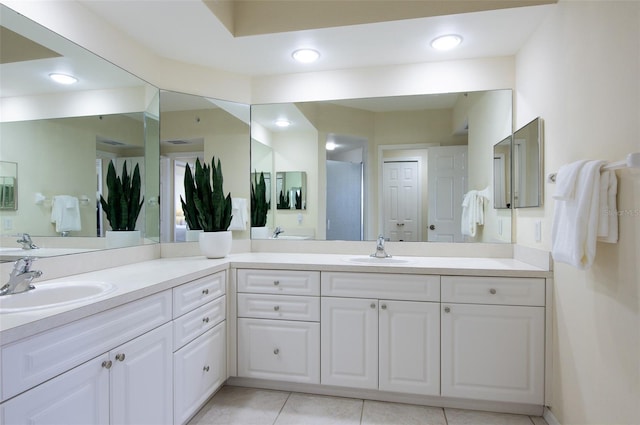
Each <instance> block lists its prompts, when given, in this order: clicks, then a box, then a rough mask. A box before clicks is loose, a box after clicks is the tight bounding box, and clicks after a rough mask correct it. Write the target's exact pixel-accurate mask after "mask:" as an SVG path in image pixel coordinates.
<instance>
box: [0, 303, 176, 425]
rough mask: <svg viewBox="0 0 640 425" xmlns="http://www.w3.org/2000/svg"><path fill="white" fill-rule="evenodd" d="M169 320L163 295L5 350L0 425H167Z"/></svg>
mask: <svg viewBox="0 0 640 425" xmlns="http://www.w3.org/2000/svg"><path fill="white" fill-rule="evenodd" d="M170 320H171V291H164V292H161V293H159V294H156V295H152V296H149V297H147V298H144V299H141V300H139V301H134V302H131V303H129V304H125V305H122V306H120V307H117V308H114V309H111V310H107V311H105V312H102V313H98V314H96V315H94V316H90V317H87V318H84V319H81V320H78V321H76V322H72V323H69V324H67V325H64V326H61V327H58V328H55V329H53V330H51V331H48V332H44V333H42V334H38V335H34V336H32V337H29V338H26V339H23V340H20V341H16V342H15V343H12V344H8V345H5V346H3V347H2V386H3V397H6V398H10V397H13V398H10V399H9V400H7V401H5V402H4V403H2V405H0V418H2V421H0V422H2V423H7V424H9V423H11V424H13V423H15V424H21V423H23V424H38V423H97V424H103V423H104V424H106V423H119V424H140V423H171V421H172V418H173V403H172V380H173V379H172V377H173V369H172V368H171V348H172V343H173V335H172V326H171V323H169V321H170ZM14 396H15V397H14Z"/></svg>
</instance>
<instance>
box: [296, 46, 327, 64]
mask: <svg viewBox="0 0 640 425" xmlns="http://www.w3.org/2000/svg"><path fill="white" fill-rule="evenodd" d="M291 56H293V58H294V59H295V60H297V61H298V62H300V63H311V62H315V61H317V60H318V58H319V57H320V53H319V52H318V51H317V50H313V49H298V50H296V51H295V52H293V53H292V54H291Z"/></svg>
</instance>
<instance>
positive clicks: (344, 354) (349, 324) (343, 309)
mask: <svg viewBox="0 0 640 425" xmlns="http://www.w3.org/2000/svg"><path fill="white" fill-rule="evenodd" d="M321 315H322V329H321V338H320V341H321V344H320V347H321V355H320V370H321V373H322V376H321V383H322V384H325V385H339V386H346V387H356V388H374V389H377V388H378V300H371V299H360V298H329V297H324V298H322V301H321Z"/></svg>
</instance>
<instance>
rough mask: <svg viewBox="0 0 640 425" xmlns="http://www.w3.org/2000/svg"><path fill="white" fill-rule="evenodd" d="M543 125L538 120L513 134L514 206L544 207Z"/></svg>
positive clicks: (540, 120) (539, 119)
mask: <svg viewBox="0 0 640 425" xmlns="http://www.w3.org/2000/svg"><path fill="white" fill-rule="evenodd" d="M542 135H543V123H542V119H541V118H536V119H534V120H533V121H531V122H530V123H528V124H527V125H525V126H523V127H522V128H520V129H518V130H516V131H515V132H514V133H513V148H512V149H513V152H512V155H513V204H514V207H515V208H529V207H540V206H542V199H543V198H542V188H543V184H542V175H543V164H542V158H543V137H542Z"/></svg>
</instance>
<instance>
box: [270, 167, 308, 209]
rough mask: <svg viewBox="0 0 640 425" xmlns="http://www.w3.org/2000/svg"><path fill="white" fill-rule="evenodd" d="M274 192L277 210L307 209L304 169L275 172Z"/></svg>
mask: <svg viewBox="0 0 640 425" xmlns="http://www.w3.org/2000/svg"><path fill="white" fill-rule="evenodd" d="M276 193H277V194H278V206H277V208H278V209H279V210H305V209H307V202H306V197H305V195H306V193H307V174H306V173H305V172H304V171H278V172H276Z"/></svg>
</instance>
